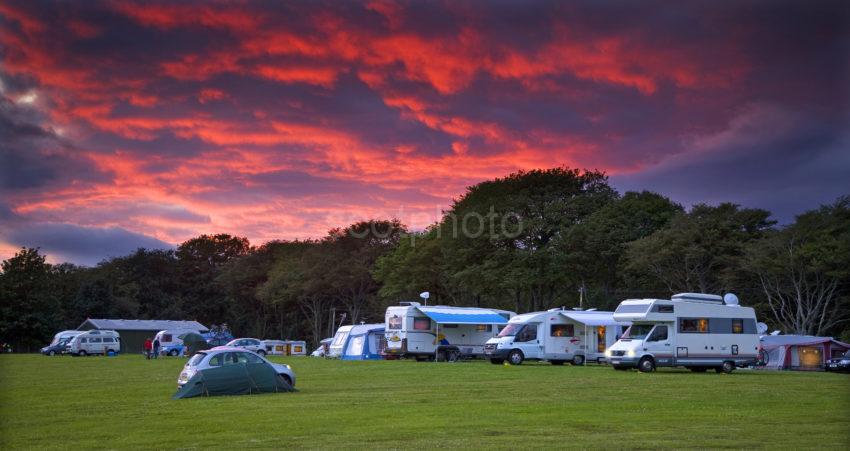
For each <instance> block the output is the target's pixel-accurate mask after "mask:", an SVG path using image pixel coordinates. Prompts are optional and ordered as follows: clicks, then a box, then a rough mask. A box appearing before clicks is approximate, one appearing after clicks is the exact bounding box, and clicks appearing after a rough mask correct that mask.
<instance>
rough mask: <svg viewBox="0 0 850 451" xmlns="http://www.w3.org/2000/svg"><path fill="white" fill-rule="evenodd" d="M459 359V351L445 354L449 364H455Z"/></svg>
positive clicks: (453, 350) (454, 350)
mask: <svg viewBox="0 0 850 451" xmlns="http://www.w3.org/2000/svg"><path fill="white" fill-rule="evenodd" d="M459 358H460V351H458V350H456V349H452V350H450V351H449V352H448V353H446V360H447V361H449V362H457V361H458V359H459Z"/></svg>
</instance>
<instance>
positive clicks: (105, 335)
mask: <svg viewBox="0 0 850 451" xmlns="http://www.w3.org/2000/svg"><path fill="white" fill-rule="evenodd" d="M110 351H112V352H120V351H121V337H120V336H119V335H118V332H115V331H114V330H87V331H85V332H83V333H81V334H80V335H77V336H76V337H74V338H72V339H71V341H70V342H68V353H69V354H73V355H76V356H84V355H89V354H106V353H108V352H110Z"/></svg>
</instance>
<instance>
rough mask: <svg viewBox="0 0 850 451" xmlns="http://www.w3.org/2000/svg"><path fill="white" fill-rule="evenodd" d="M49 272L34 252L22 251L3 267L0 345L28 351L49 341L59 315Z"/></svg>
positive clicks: (38, 254)
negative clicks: (7, 344)
mask: <svg viewBox="0 0 850 451" xmlns="http://www.w3.org/2000/svg"><path fill="white" fill-rule="evenodd" d="M50 268H51V266H50V265H49V264H48V263H46V262H45V256H44V255H41V254H40V253H39V251H38V249H33V248H22V249H21V250H20V251H18V252H17V253H16V254H15V256H14V257H12V258H10V259H8V260H4V261H3V263H2V265H0V269H2V271H0V341H3V342H5V343H12V344H13V346H14V347H15V349H17V350H25V351H30V350H32V349H34V348H35V347H37V346H38V345H39V344H40V343H43V342H44V341H45V340H47V341H49V339H48V337H50V335H52V333H53V331H54V329H55V328H56V325H57V324H58V323H59V321H58V318H57V314H58V313H59V312H60V309H59V303H58V302H57V299H56V297H55V296H54V295H53V293H51V291H50V289H49V288H50Z"/></svg>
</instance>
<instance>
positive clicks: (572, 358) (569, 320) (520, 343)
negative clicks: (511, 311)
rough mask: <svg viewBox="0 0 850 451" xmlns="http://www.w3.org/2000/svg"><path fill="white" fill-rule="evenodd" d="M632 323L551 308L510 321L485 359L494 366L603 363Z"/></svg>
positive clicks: (611, 315) (490, 343) (492, 341)
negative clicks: (545, 362) (535, 362)
mask: <svg viewBox="0 0 850 451" xmlns="http://www.w3.org/2000/svg"><path fill="white" fill-rule="evenodd" d="M628 325H629V323H626V322H617V321H614V313H613V312H600V311H595V310H593V311H585V310H563V309H552V310H548V311H545V312H533V313H525V314H522V315H517V316H514V317H513V318H511V320H510V321H509V322H508V326H507V327H505V328H504V330H502V332H500V333H499V336H498V337H495V338H491V339H489V340H487V343H486V344H485V345H484V356H485V357H487V358H488V359H490V362H491V363H495V364H500V363H502V362H504V361H505V360H507V361H508V362H509V363H510V364H512V365H519V364H521V363H522V362H523V360H548V361H549V362H551V363H552V364H553V365H563V364H564V362H572V363H573V364H575V365H582V364H584V362H585V361H587V360H589V361H595V362H599V363H601V362H603V361H604V360H605V350H606V349H608V347H610V346H611V345H613V344H614V343H615V342H616V341H617V339H618V338H619V337H620V335H621V334H622V333H623V331H624V330H625V328H626V327H628Z"/></svg>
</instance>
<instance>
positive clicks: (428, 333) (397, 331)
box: [384, 302, 516, 361]
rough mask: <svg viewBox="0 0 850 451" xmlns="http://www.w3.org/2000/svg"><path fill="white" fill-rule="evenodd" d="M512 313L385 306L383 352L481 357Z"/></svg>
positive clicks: (428, 357) (411, 304)
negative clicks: (488, 342) (486, 344)
mask: <svg viewBox="0 0 850 451" xmlns="http://www.w3.org/2000/svg"><path fill="white" fill-rule="evenodd" d="M515 315H516V313H514V312H510V311H507V310H496V309H488V308H477V307H449V306H443V305H438V306H422V305H421V304H419V303H418V302H402V303H401V305H398V306H392V307H388V308H387V313H386V316H385V323H384V326H385V330H386V331H385V334H386V337H387V346H386V348H385V350H384V353H385V354H386V355H388V356H398V357H413V358H415V359H416V360H438V361H440V360H446V361H454V360H457V359H458V358H461V357H477V356H483V354H484V343H485V342H487V340H488V339H490V338H493V337H495V336H496V335H498V333H499V331H500V330H501V328H502V327H504V326H505V325H506V324H507V323H508V320H509V319H510V318H512V317H513V316H515Z"/></svg>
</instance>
